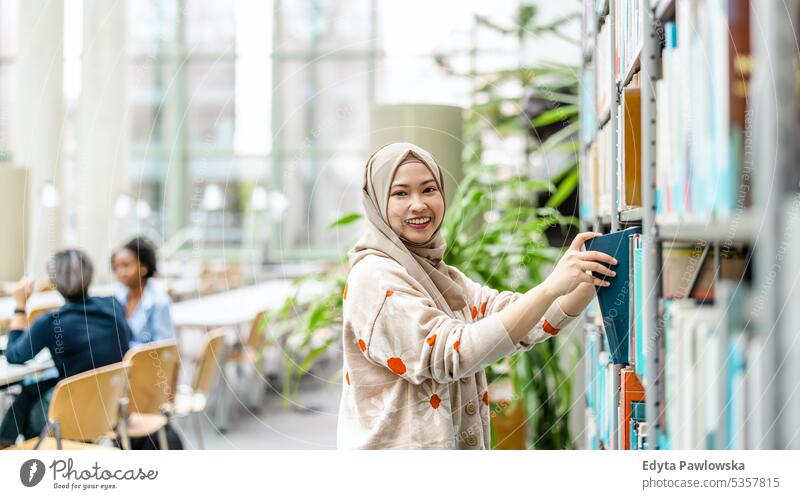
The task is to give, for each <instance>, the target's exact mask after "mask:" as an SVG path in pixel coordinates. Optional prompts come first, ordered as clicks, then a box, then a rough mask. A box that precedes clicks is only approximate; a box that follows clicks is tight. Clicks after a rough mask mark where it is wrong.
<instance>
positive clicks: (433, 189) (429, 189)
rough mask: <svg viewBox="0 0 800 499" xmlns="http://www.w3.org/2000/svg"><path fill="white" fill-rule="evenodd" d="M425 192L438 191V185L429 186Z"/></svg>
mask: <svg viewBox="0 0 800 499" xmlns="http://www.w3.org/2000/svg"><path fill="white" fill-rule="evenodd" d="M424 192H436V187H428V188H427V189H425V191H424Z"/></svg>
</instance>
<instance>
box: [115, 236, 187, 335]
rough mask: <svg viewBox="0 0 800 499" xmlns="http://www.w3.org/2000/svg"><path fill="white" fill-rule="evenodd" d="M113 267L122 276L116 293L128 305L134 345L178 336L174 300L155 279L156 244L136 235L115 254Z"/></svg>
mask: <svg viewBox="0 0 800 499" xmlns="http://www.w3.org/2000/svg"><path fill="white" fill-rule="evenodd" d="M111 267H112V268H113V269H114V274H115V275H116V276H117V279H119V284H118V285H117V287H116V289H115V290H114V296H115V297H116V298H117V300H119V301H120V303H122V305H123V306H124V307H125V317H126V318H127V319H128V324H129V325H130V327H131V330H132V331H133V337H132V338H131V346H132V347H133V346H136V345H139V344H142V343H149V342H151V341H159V340H167V339H172V338H174V337H175V329H174V328H173V326H172V317H171V316H170V313H169V306H170V300H169V297H168V296H167V294H166V293H164V292H163V291H162V290H160V289H158V288H157V287H156V286H155V285H154V284H153V283H152V282H151V278H152V277H153V276H154V275H156V272H158V259H157V257H156V249H155V246H154V245H153V243H151V242H150V241H148V240H147V239H145V238H143V237H135V238H133V239H131V240H130V241H128V242H127V243H126V244H125V245H124V246H123V247H122V248H120V249H118V250H117V251H115V252H114V254H112V255H111Z"/></svg>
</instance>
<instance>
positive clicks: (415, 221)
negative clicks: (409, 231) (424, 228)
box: [406, 217, 431, 225]
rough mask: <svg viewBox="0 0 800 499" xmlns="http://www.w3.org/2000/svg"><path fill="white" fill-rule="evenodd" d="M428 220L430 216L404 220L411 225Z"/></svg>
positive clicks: (420, 223) (424, 222) (422, 223)
mask: <svg viewBox="0 0 800 499" xmlns="http://www.w3.org/2000/svg"><path fill="white" fill-rule="evenodd" d="M430 221H431V217H422V218H412V219H411V220H406V222H407V223H409V224H411V225H424V224H426V223H428V222H430Z"/></svg>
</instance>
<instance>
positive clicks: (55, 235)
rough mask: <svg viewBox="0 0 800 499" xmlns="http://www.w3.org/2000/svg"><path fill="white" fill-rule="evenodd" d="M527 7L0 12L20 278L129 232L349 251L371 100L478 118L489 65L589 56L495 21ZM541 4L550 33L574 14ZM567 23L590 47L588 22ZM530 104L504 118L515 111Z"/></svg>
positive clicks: (88, 6)
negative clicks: (349, 217)
mask: <svg viewBox="0 0 800 499" xmlns="http://www.w3.org/2000/svg"><path fill="white" fill-rule="evenodd" d="M573 4H575V5H573ZM518 7H519V4H518V2H516V1H504V2H499V3H493V4H489V3H487V2H477V1H475V2H463V1H437V2H433V3H431V2H421V1H411V2H404V3H403V4H402V5H401V4H399V3H397V2H390V1H382V0H354V1H347V2H345V1H335V0H330V1H322V0H320V1H311V0H309V1H301V2H280V1H247V0H237V1H232V2H219V1H212V0H165V1H147V0H130V1H121V0H119V1H102V0H97V1H91V0H66V1H63V2H62V1H39V0H33V1H24V2H23V1H19V0H2V1H0V23H2V24H0V161H2V163H3V164H4V165H7V166H10V167H13V168H24V169H25V170H26V171H27V177H26V182H25V186H26V193H27V196H26V202H25V206H24V210H23V213H20V212H19V207H18V206H16V205H14V206H15V209H14V210H15V213H16V214H17V215H25V216H26V217H27V220H28V223H26V224H24V225H21V226H20V228H21V230H22V232H17V233H11V234H9V233H8V232H6V237H10V238H13V239H15V240H16V241H19V243H20V244H19V252H20V253H19V254H18V255H14V256H17V257H18V261H21V260H24V262H25V263H24V267H23V268H22V269H21V268H19V266H17V267H16V268H13V269H9V271H8V273H10V274H18V273H20V271H21V270H24V271H25V272H27V273H35V274H37V273H41V272H43V270H42V262H44V261H45V258H46V256H47V255H49V254H50V253H51V252H52V250H53V249H54V248H56V247H60V246H62V245H80V246H82V247H84V248H86V249H87V250H88V251H89V253H90V255H91V256H92V257H95V258H101V259H102V260H106V256H105V255H107V254H108V252H109V251H110V249H112V248H113V247H115V246H116V245H118V244H119V242H120V241H122V240H123V239H125V238H126V237H127V236H129V235H134V234H143V235H146V236H148V237H150V238H151V239H152V240H154V241H155V242H157V243H158V244H159V246H161V247H162V248H164V249H167V250H169V254H166V255H165V256H166V257H169V258H171V257H173V256H176V255H180V254H181V252H184V253H185V252H186V251H190V252H191V258H194V259H197V258H201V259H213V258H217V257H220V256H221V255H223V254H224V258H225V260H226V261H247V262H255V263H261V262H274V261H284V260H297V259H304V258H314V259H316V258H320V257H330V256H332V255H335V254H337V253H338V252H339V251H340V250H342V249H343V248H344V247H346V246H347V244H348V243H349V242H350V239H351V236H352V235H354V234H357V233H358V224H355V225H353V226H351V227H348V228H346V229H342V231H343V232H337V231H328V230H326V228H327V227H328V226H329V225H330V224H331V222H333V221H335V220H337V219H338V218H340V217H341V216H343V215H345V214H347V213H349V212H352V211H357V210H359V209H360V199H359V195H358V189H359V182H360V178H361V172H362V167H363V164H364V163H365V160H366V158H367V156H368V155H369V153H370V152H371V150H370V147H371V142H373V139H372V138H371V132H372V131H373V130H374V129H373V128H372V126H373V123H372V121H371V119H370V113H371V110H373V109H374V108H375V106H380V105H382V104H403V103H413V104H439V105H448V106H458V107H460V108H462V109H464V110H468V109H469V108H470V106H473V105H475V104H478V103H480V102H479V100H478V99H479V98H480V96H476V86H477V84H478V83H479V82H476V81H474V80H475V76H477V75H478V74H483V75H487V74H491V73H492V72H494V71H500V70H504V69H505V70H509V69H512V70H513V69H515V68H519V67H521V66H529V65H532V64H536V63H539V62H542V61H546V60H554V59H555V60H557V61H558V62H560V63H567V64H574V65H577V64H578V62H579V61H578V59H579V47H578V45H576V44H574V43H570V42H569V41H568V40H565V39H564V37H562V36H557V35H553V34H552V33H550V34H547V33H543V34H541V35H540V36H536V37H534V39H529V38H530V37H519V36H515V33H513V32H512V33H505V32H503V31H501V30H498V29H493V26H492V24H491V23H493V22H495V23H497V24H498V26H495V27H502V26H503V25H504V24H505V25H506V26H507V29H510V30H512V31H513V30H514V21H515V20H516V17H517V14H518ZM536 7H537V12H536V22H537V23H539V25H546V24H547V23H548V22H549V21H552V20H556V19H559V18H561V17H563V16H564V15H565V14H568V13H571V12H572V11H576V10H577V8H578V6H577V3H576V2H555V3H554V2H538V3H537V6H536ZM501 29H502V28H501ZM562 31H563V32H564V33H571V34H572V36H573V37H577V34H578V20H577V19H576V18H573V21H572V22H571V23H570V24H568V25H564V26H563V30H562ZM554 55H556V56H557V57H553V56H554ZM443 58H446V59H447V66H446V67H445V66H443V65H442V64H440V62H441V60H442V59H443ZM437 61H438V62H437ZM470 73H471V74H472V76H473V77H472V78H471V77H470ZM480 83H489V81H486V82H480ZM502 83H504V84H505V88H497V89H496V92H501V93H503V94H504V95H506V96H514V97H516V96H522V94H523V90H525V89H522V88H519V85H517V88H514V83H515V82H502ZM483 99H484V100H486V99H487V97H486V96H483ZM484 103H485V102H484ZM520 104H521V102H519V103H517V105H516V106H514V105H513V104H511V106H512V107H511V109H504V110H503V112H504V113H506V114H520V111H521V107H520V106H519V105H520ZM501 138H503V139H506V140H493V141H490V143H489V144H487V145H486V148H485V149H484V150H483V157H484V158H487V159H488V160H489V161H491V162H493V163H501V164H504V165H510V166H516V167H521V166H529V165H527V164H526V161H527V158H526V156H525V152H526V151H525V145H524V143H522V142H523V141H521V140H520V137H518V136H513V137H501ZM546 175H547V173H546V172H543V173H542V176H546ZM0 202H3V201H0ZM6 203H13V201H12V200H9V199H8V198H6ZM8 208H9V206H4V207H3V210H2V211H8ZM15 271H16V272H15ZM104 273H105V274H106V275H107V274H108V272H107V270H106V272H104ZM4 277H5V278H7V279H8V278H11V277H10V276H4Z"/></svg>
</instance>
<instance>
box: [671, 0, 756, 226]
mask: <svg viewBox="0 0 800 499" xmlns="http://www.w3.org/2000/svg"><path fill="white" fill-rule="evenodd" d="M749 12H750V0H731V1H729V2H719V1H716V0H676V20H675V21H674V22H668V23H666V24H665V25H664V33H665V48H664V51H663V53H662V59H661V60H662V78H661V80H659V81H657V82H656V86H655V89H656V99H657V102H656V105H657V109H658V112H657V113H656V137H657V141H656V189H657V190H656V211H657V213H659V214H678V215H691V216H693V217H695V218H698V217H699V218H711V217H725V216H730V215H731V214H732V213H733V212H735V211H736V210H737V209H741V208H745V207H747V206H749V205H750V204H751V200H750V195H749V192H750V190H751V189H750V171H749V170H750V167H749V162H750V161H749V158H745V153H748V154H749V151H750V148H749V147H747V145H746V144H745V137H746V136H747V134H748V131H747V128H748V126H749V118H748V113H747V92H748V83H749V79H750V71H751V67H752V61H751V58H750V57H751V56H750V41H749V39H750V28H749V24H750V19H749V17H750V14H749Z"/></svg>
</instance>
